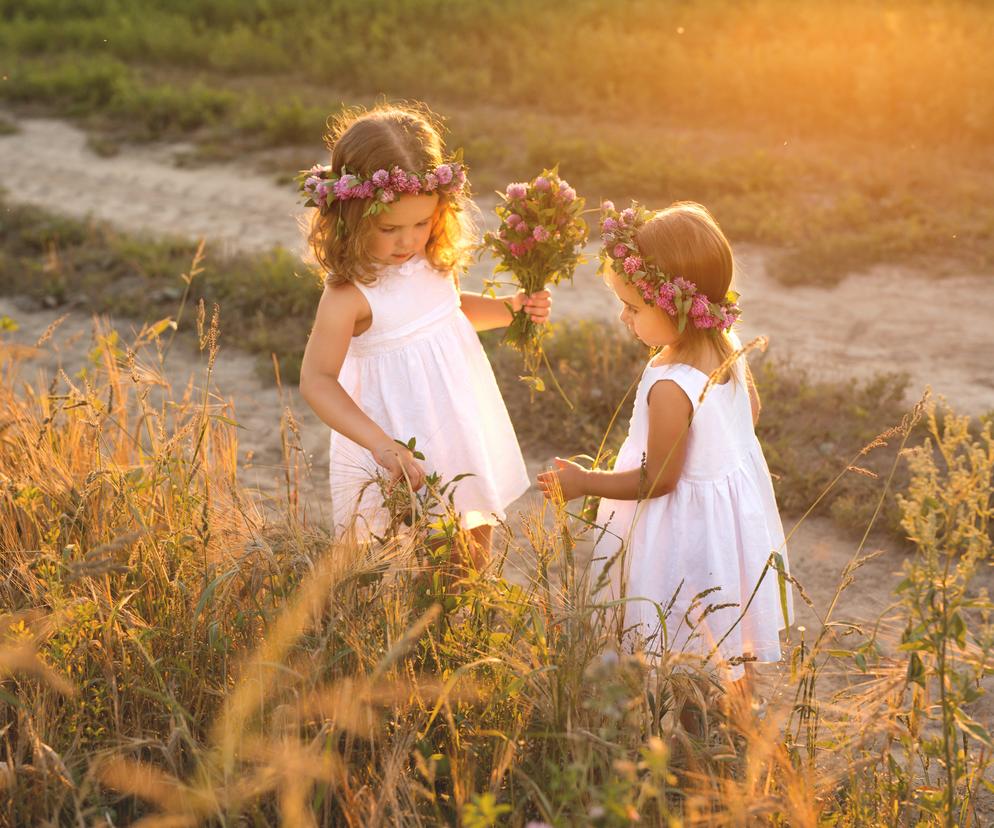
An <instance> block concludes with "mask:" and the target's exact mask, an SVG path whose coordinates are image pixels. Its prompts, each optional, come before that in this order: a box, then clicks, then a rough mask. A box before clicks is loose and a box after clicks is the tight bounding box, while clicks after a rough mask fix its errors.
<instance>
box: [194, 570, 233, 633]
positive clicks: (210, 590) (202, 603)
mask: <svg viewBox="0 0 994 828" xmlns="http://www.w3.org/2000/svg"><path fill="white" fill-rule="evenodd" d="M237 574H238V568H237V567H235V568H233V569H229V570H228V571H227V572H223V573H221V574H220V575H218V576H217V577H216V578H215V579H214V580H213V581H211V582H210V583H209V584H208V585H207V586H206V587H205V588H204V591H203V592H202V593H201V594H200V600H199V601H198V602H197V608H196V609H195V610H194V611H193V618H194V620H196V619H197V617H198V616H199V615H200V613H201V612H203V611H204V608H205V607H206V606H207V602H208V601H210V599H211V596H213V595H214V593H215V592H216V591H217V588H218V587H219V586H221V584H223V583H224V582H225V581H230V580H231V579H232V578H234V577H235V575H237Z"/></svg>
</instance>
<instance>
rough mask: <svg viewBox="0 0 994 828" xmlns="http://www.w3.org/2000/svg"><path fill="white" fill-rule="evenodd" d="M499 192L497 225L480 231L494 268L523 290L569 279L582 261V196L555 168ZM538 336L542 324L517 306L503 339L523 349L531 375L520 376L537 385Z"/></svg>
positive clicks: (535, 387) (584, 237) (584, 231)
mask: <svg viewBox="0 0 994 828" xmlns="http://www.w3.org/2000/svg"><path fill="white" fill-rule="evenodd" d="M498 195H499V196H500V197H501V201H500V202H498V204H497V207H496V208H495V211H496V213H497V216H498V217H499V218H500V227H499V228H498V229H497V230H496V231H495V232H489V233H486V234H485V235H484V237H483V246H484V248H489V249H490V250H491V251H493V253H494V254H495V255H496V257H497V259H498V263H497V266H496V267H495V268H494V273H495V274H497V273H508V272H509V273H510V274H511V275H512V277H513V279H514V283H515V284H516V285H517V286H518V287H519V288H520V289H521V290H523V291H525V292H526V293H535V292H536V291H539V290H542V289H543V288H545V286H546V285H549V284H553V285H555V284H558V283H559V282H560V281H562V280H563V279H572V278H573V272H574V271H575V270H576V266H577V264H579V263H580V262H581V261H583V259H582V256H581V251H582V250H583V245H584V244H585V243H586V241H587V223H586V222H585V221H584V220H583V218H582V217H581V213H582V212H583V204H584V202H583V199H582V198H579V197H578V196H577V194H576V190H574V189H573V188H572V187H571V186H570V185H569V184H568V183H567V182H566V181H565V180H564V179H562V178H560V177H559V173H558V169H557V168H553V169H551V170H543V171H542V173H541V175H539V176H537V177H536V178H534V179H533V180H532V181H531V182H529V183H527V184H526V183H514V184H509V185H508V186H507V190H506V191H505V192H503V193H498ZM495 284H497V282H496V281H494V280H491V281H489V282H488V285H489V286H491V287H492V286H493V285H495ZM542 337H543V331H542V329H541V327H540V326H538V325H536V324H535V323H534V322H532V320H531V318H530V317H529V316H528V314H527V312H526V311H525V310H524V309H522V310H519V311H517V312H516V313H515V314H514V318H513V319H512V320H511V324H510V325H509V326H508V327H507V330H506V332H505V334H504V339H503V341H504V342H506V343H507V344H508V345H511V346H512V347H513V348H517V349H518V350H520V351H521V352H522V354H523V355H524V360H525V369H526V371H528V372H529V374H530V375H529V376H526V377H522V379H523V380H524V381H525V382H527V383H529V385H531V387H532V389H533V390H536V391H541V390H543V388H544V384H543V383H542V381H541V380H540V379H539V378H538V376H536V373H537V370H538V367H539V365H540V364H541V363H542V360H543V359H544V358H545V354H544V352H543V351H542ZM546 361H547V360H546Z"/></svg>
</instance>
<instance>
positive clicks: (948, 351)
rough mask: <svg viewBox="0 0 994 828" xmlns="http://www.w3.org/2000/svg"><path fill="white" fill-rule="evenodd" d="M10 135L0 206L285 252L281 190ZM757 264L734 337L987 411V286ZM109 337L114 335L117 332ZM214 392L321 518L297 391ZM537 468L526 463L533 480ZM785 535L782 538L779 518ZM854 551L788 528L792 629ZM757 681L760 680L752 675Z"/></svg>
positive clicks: (226, 353) (291, 239)
mask: <svg viewBox="0 0 994 828" xmlns="http://www.w3.org/2000/svg"><path fill="white" fill-rule="evenodd" d="M20 127H21V129H20V131H19V132H18V133H16V134H13V135H6V136H0V182H2V185H3V187H4V189H5V190H6V192H7V197H8V198H9V199H10V200H11V201H12V202H20V203H29V204H37V205H40V206H43V207H45V208H47V209H51V210H56V211H60V212H63V213H66V214H68V215H72V216H77V217H81V216H87V215H90V216H93V217H95V218H97V219H103V220H107V221H110V222H112V223H114V224H115V225H117V226H119V227H121V228H122V229H124V230H128V231H147V232H152V233H156V234H175V235H181V236H187V237H190V238H198V237H200V236H202V235H206V237H207V238H208V240H209V242H210V244H211V246H212V249H213V250H214V251H215V252H217V251H218V250H219V249H220V250H221V251H222V252H223V251H228V250H235V249H249V250H252V249H257V250H262V249H267V248H269V247H271V246H273V245H275V244H282V245H284V246H285V247H288V248H290V249H299V248H300V236H299V233H298V230H297V225H296V222H297V218H298V216H299V215H300V210H299V209H298V207H297V206H296V200H295V197H294V193H293V191H292V189H290V188H287V187H279V186H277V185H275V184H274V183H273V182H272V181H271V180H270V179H268V178H266V177H264V176H260V175H257V174H254V173H251V172H247V171H245V170H243V169H241V170H240V169H238V168H237V167H235V166H234V165H217V166H211V167H208V168H204V169H197V170H183V169H177V168H175V167H174V166H173V165H172V164H171V155H172V153H174V152H175V151H176V148H175V147H172V148H169V147H165V148H164V147H154V148H143V149H131V148H128V149H127V150H126V151H125V152H124V153H122V154H121V155H119V156H115V157H113V158H99V157H97V156H95V155H94V154H92V153H91V152H90V151H89V150H88V149H87V148H86V141H85V137H84V135H83V134H82V133H81V132H80V131H78V130H77V129H75V128H74V127H72V126H70V125H67V124H66V123H64V122H61V121H55V120H47V119H30V120H24V121H22V122H20ZM53 170H59V171H60V176H63V175H64V174H65V171H70V173H71V193H72V194H71V197H61V196H59V197H56V196H53V193H52V182H53V180H54V175H53V174H50V173H51V171H53ZM60 180H63V181H65V180H66V179H65V178H60ZM233 205H237V209H233ZM593 252H594V251H593V249H592V250H591V253H593ZM765 258H766V253H765V252H764V251H763V250H760V249H757V248H749V247H746V248H740V249H739V262H740V265H741V273H742V277H741V283H742V285H743V286H744V288H743V292H744V293H745V295H746V299H745V302H744V307H745V313H746V320H747V321H746V323H745V325H744V338H745V337H750V336H752V335H754V334H758V333H765V334H768V335H769V336H770V337H771V342H772V345H771V348H772V350H773V351H774V352H775V353H777V354H778V355H780V356H789V357H790V358H791V359H793V360H794V361H795V362H796V363H798V364H801V365H805V366H809V367H812V368H813V369H814V370H815V372H816V373H818V374H820V375H823V376H825V375H832V374H836V375H838V376H840V377H852V376H854V375H866V376H869V375H871V374H873V373H875V372H877V371H879V370H881V369H883V368H893V369H901V370H907V371H909V372H910V373H911V376H912V391H913V392H914V393H915V394H917V392H918V390H919V389H920V387H922V386H924V385H925V384H926V383H931V384H932V386H933V388H934V389H935V390H936V391H937V392H939V393H943V394H945V395H946V396H947V397H948V398H949V399H950V400H951V401H952V402H953V403H954V404H955V405H957V406H959V407H960V408H961V409H963V410H965V411H971V412H979V411H982V410H986V409H988V408H994V374H992V371H991V369H990V365H989V359H990V358H989V354H991V353H994V326H991V325H990V324H989V322H988V318H987V317H988V315H989V312H988V310H985V308H984V307H983V303H981V302H978V301H977V297H980V296H985V295H989V292H990V285H991V282H990V278H989V277H983V276H979V275H976V276H971V275H964V276H961V277H956V278H946V279H943V280H942V281H941V282H932V281H930V280H928V279H927V278H926V277H925V276H923V275H921V274H916V273H913V272H911V271H908V270H905V269H900V268H896V267H880V268H875V269H874V270H873V271H871V272H869V273H866V274H861V275H857V276H852V277H850V278H849V279H847V280H845V281H844V282H843V283H842V284H840V285H839V286H838V287H835V288H830V289H822V288H816V287H805V288H784V287H782V286H779V285H777V284H775V283H774V282H773V281H772V279H771V278H770V277H769V276H768V275H767V273H766V268H765ZM485 267H486V266H485V265H481V266H479V267H477V268H476V269H475V271H474V272H473V273H472V274H471V276H470V279H469V281H470V283H473V282H474V281H475V283H476V284H479V283H480V282H481V280H482V279H483V278H484V277H485V275H486V272H485ZM555 301H556V304H555V312H556V314H557V315H558V316H559V317H560V318H563V317H566V318H569V317H588V318H612V317H613V316H614V315H615V312H616V311H615V308H614V306H613V304H612V301H611V300H610V298H609V296H608V294H607V293H606V292H605V290H604V288H603V286H602V285H601V284H600V283H599V281H598V280H597V279H596V277H595V276H594V275H593V268H592V266H588V267H587V268H586V269H585V270H583V271H582V272H581V273H580V274H579V275H578V277H577V279H576V284H575V285H574V286H564V287H562V288H560V289H559V290H558V291H557V292H556V300H555ZM988 304H989V303H988ZM950 308H955V316H953V315H952V314H950V313H949V312H948V311H947V309H950ZM3 315H7V316H10V317H12V318H14V319H15V320H16V321H17V322H18V323H19V324H20V326H21V327H20V330H19V331H17V332H16V333H14V334H12V335H7V336H6V337H5V340H6V341H13V342H19V343H22V344H26V345H30V344H31V343H33V342H35V341H36V340H37V338H38V337H39V336H40V335H41V334H42V332H43V331H45V329H46V328H47V327H48V326H49V325H50V324H51V323H52V322H53V321H54V320H55V319H57V318H58V317H59V316H60V315H61V314H60V312H58V311H42V310H37V309H36V308H33V307H31V306H29V305H26V304H23V303H19V302H18V301H17V300H16V299H13V298H10V297H3V296H0V316H3ZM118 327H119V329H121V330H124V331H126V330H127V329H128V323H119V325H118ZM91 330H92V320H91V319H89V318H88V317H86V316H85V315H83V314H81V313H80V312H78V311H77V312H73V313H70V314H69V316H68V318H67V319H66V320H65V321H64V322H63V323H62V325H61V326H60V328H59V330H58V331H57V333H56V335H55V336H54V337H53V339H52V342H51V343H49V345H47V346H46V347H45V348H44V349H43V350H41V351H39V352H38V353H37V354H36V355H35V357H34V359H33V363H32V365H29V366H28V367H26V368H25V371H24V375H25V378H26V379H29V378H30V377H31V375H32V374H33V373H34V370H33V367H32V366H36V367H37V369H38V370H41V371H50V370H51V369H52V368H54V367H56V366H58V365H64V366H65V367H66V369H67V371H68V372H69V373H70V374H71V373H72V372H73V371H75V370H77V369H78V366H79V365H80V364H81V363H82V361H83V360H84V359H85V354H86V352H87V351H88V349H89V343H90V335H91ZM228 343H230V340H228ZM923 343H927V347H924V348H923V347H922V344H923ZM167 368H168V370H167V376H168V378H169V379H170V381H171V382H172V384H173V387H174V388H182V387H185V386H186V385H187V383H188V382H190V381H192V382H193V384H194V386H199V385H200V384H201V381H202V377H203V367H202V363H201V357H200V356H199V354H197V353H196V351H195V350H193V349H192V348H191V347H189V346H188V345H186V344H183V343H180V344H179V345H178V347H177V348H176V349H175V352H174V353H173V354H172V355H171V356H170V362H169V363H168V365H167ZM213 385H214V390H215V392H216V393H217V394H218V395H219V396H221V397H222V398H227V399H231V400H232V401H233V403H234V407H235V413H236V418H237V420H238V421H239V423H240V424H241V425H242V426H243V427H244V429H243V430H240V431H239V440H240V450H239V459H240V461H241V463H242V466H243V470H244V471H243V480H246V482H248V483H249V485H252V486H255V487H257V488H258V489H259V490H260V492H262V493H275V492H276V491H277V490H278V482H277V469H278V467H279V464H280V458H281V452H280V441H279V429H278V425H277V424H278V422H279V418H280V415H281V412H282V410H283V407H284V405H285V404H289V405H290V407H291V408H292V410H293V412H294V414H295V416H296V417H297V418H298V419H299V421H300V423H301V426H302V433H303V442H304V446H303V447H304V450H305V452H306V453H307V455H308V456H309V457H310V458H311V461H312V464H313V466H312V472H311V476H310V479H309V480H308V481H306V482H305V485H304V496H305V498H306V501H307V503H308V504H309V507H310V508H311V510H312V513H314V514H315V516H317V517H320V516H321V513H322V512H323V510H324V508H325V506H324V503H325V492H326V485H327V483H326V481H327V431H326V429H325V427H324V426H323V425H322V424H321V423H320V422H318V421H317V419H316V418H315V417H314V416H313V415H312V414H311V413H310V411H309V409H308V408H307V406H306V405H304V404H303V403H302V401H301V400H300V399H299V396H298V394H297V393H296V390H295V389H287V390H285V392H284V395H285V396H283V397H281V394H280V392H279V390H278V389H277V388H276V387H275V384H274V383H272V382H267V381H264V380H262V379H260V378H259V376H258V373H257V371H256V361H255V359H254V358H253V357H250V356H248V355H247V354H244V353H241V352H239V351H237V349H234V348H232V347H230V346H226V343H225V342H224V341H222V351H221V355H220V357H219V359H218V362H217V365H216V368H215V374H214V381H213ZM548 459H549V458H547V457H539V456H536V457H530V458H528V465H529V470H530V472H531V473H532V475H533V476H534V473H535V472H536V471H537V470H538V469H539V468H540V467H542V466H543V465H545V464H546V463H547V462H548ZM539 502H540V500H539V497H538V495H537V493H536V492H535V491H531V492H529V493H527V494H526V495H525V496H524V497H522V498H521V499H520V500H519V501H517V502H516V503H515V504H514V505H513V506H512V508H511V509H510V510H509V511H510V514H511V515H512V517H513V516H514V515H517V514H518V513H520V512H522V511H527V510H530V509H532V508H535V507H536V506H537V505H538V504H539ZM785 528H788V529H789V528H790V522H789V521H787V522H786V525H785ZM854 551H855V542H854V541H853V540H852V539H851V538H849V537H847V536H846V535H845V534H844V533H842V532H841V531H840V530H839V529H838V527H836V526H834V525H833V524H832V523H830V522H829V521H828V520H825V519H812V520H808V521H807V522H806V523H804V524H803V525H802V526H801V528H800V529H799V531H798V532H797V534H796V535H795V537H794V539H793V541H792V543H791V545H790V561H791V568H792V571H793V572H794V574H795V575H796V576H797V577H798V578H799V580H800V581H801V582H802V583H803V584H804V586H805V588H806V590H807V591H808V593H809V594H810V595H811V597H812V599H813V600H814V603H815V607H816V612H812V611H811V610H810V609H808V608H807V607H805V606H804V604H803V602H801V601H799V600H798V601H797V602H796V604H797V623H798V624H801V625H806V626H807V628H808V630H816V629H818V627H819V623H818V618H817V614H818V613H822V612H824V610H825V609H826V608H827V606H828V604H829V603H830V601H831V599H832V596H833V595H834V592H835V588H836V585H837V584H838V583H839V578H840V573H841V571H842V569H843V567H844V566H845V564H846V563H847V562H848V561H849V560H850V558H851V557H852V555H853V553H854ZM867 551H868V550H867ZM906 554H907V553H906V551H905V550H902V549H900V548H898V547H896V546H894V545H890V544H887V545H885V548H883V550H882V554H881V555H880V556H879V557H877V558H875V559H874V560H872V561H871V562H869V563H868V564H867V565H865V566H864V567H863V568H862V569H861V570H860V571H859V573H858V576H857V580H856V582H855V583H854V584H853V586H851V587H850V588H849V590H848V591H847V592H846V593H845V594H844V596H843V599H842V601H841V602H840V604H839V606H838V607H837V609H836V613H835V615H836V617H838V618H845V619H846V620H849V621H859V620H865V621H870V620H872V619H875V618H876V617H877V616H878V615H879V614H880V612H881V611H882V610H883V609H884V608H885V606H886V605H887V603H888V602H889V601H890V600H891V597H892V592H891V588H892V586H893V585H894V584H895V583H896V580H897V577H898V574H899V572H900V568H901V564H902V561H903V559H904V557H905V555H906ZM509 566H510V569H511V571H509V573H508V574H509V575H510V576H511V577H512V578H515V579H522V578H524V577H526V576H527V574H528V573H525V572H522V571H520V567H521V563H520V561H511V562H509ZM515 568H517V570H518V571H514V570H515ZM991 580H994V579H991ZM809 636H810V633H809ZM772 677H773V674H772V673H770V674H768V675H767V680H768V681H769V680H771V679H772ZM849 680H850V679H849V678H848V677H845V676H837V677H835V678H834V679H833V680H832V681H831V683H832V684H834V685H836V686H838V685H841V684H843V683H845V682H847V681H849ZM982 705H983V706H984V707H985V708H986V710H983V711H981V710H978V711H976V712H975V715H977V716H978V718H980V719H981V720H983V714H984V713H986V714H987V715H988V716H989V715H991V712H992V710H991V708H994V704H991V703H990V700H989V699H985V700H983V702H982Z"/></svg>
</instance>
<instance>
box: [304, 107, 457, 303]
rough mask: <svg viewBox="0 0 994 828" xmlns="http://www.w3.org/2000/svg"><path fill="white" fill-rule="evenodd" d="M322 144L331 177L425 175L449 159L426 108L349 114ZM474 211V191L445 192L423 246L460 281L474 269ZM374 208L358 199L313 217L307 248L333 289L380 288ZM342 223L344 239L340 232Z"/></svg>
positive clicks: (436, 263) (335, 123)
mask: <svg viewBox="0 0 994 828" xmlns="http://www.w3.org/2000/svg"><path fill="white" fill-rule="evenodd" d="M324 143H325V146H326V147H327V148H328V150H329V151H330V152H331V167H332V169H333V170H335V171H336V172H341V171H342V169H343V168H347V169H348V171H349V172H350V173H354V174H356V175H359V176H369V175H372V174H373V173H374V172H375V171H376V170H389V169H391V168H392V167H395V166H397V167H400V168H401V169H403V170H404V171H405V172H419V173H423V172H425V171H426V170H429V169H431V168H432V167H435V166H437V165H439V164H441V163H442V162H443V161H444V160H445V159H444V157H443V153H444V150H445V143H444V141H443V140H442V128H441V125H440V123H439V122H438V119H437V118H436V116H435V115H434V114H433V113H432V112H431V111H430V110H429V109H428V108H427V107H425V106H420V107H418V106H409V105H397V104H390V105H381V106H377V107H374V108H373V109H371V110H365V109H358V108H353V109H349V110H347V111H345V112H344V113H342V114H341V115H340V116H339V117H338V118H336V119H335V120H334V121H333V122H332V123H331V124H330V126H329V129H328V132H327V133H326V134H325V136H324ZM469 204H470V202H469V187H468V185H467V186H466V187H464V188H463V190H462V192H461V193H458V194H447V193H439V196H438V206H437V207H436V209H435V213H434V215H433V216H432V228H431V234H430V235H429V237H428V243H427V245H426V246H425V255H426V256H427V258H428V261H429V262H431V264H432V265H433V266H434V267H435V268H436V269H437V270H440V271H443V272H446V273H447V272H449V271H455V275H456V276H457V277H458V272H459V271H460V270H462V269H464V268H465V266H466V265H467V263H468V260H469V256H470V252H471V249H472V244H473V239H474V237H475V234H476V230H475V226H474V224H473V222H472V220H471V219H470V218H469V215H468V213H467V210H466V208H467V207H468V206H469ZM368 206H369V204H368V202H367V200H366V199H356V200H353V201H338V202H335V204H334V205H333V207H332V209H331V210H329V211H327V212H326V213H323V214H322V212H321V211H320V210H314V211H313V214H312V215H311V218H310V223H309V226H308V235H307V241H308V245H309V247H310V251H311V255H312V256H313V257H314V260H315V261H316V262H317V264H318V265H319V266H320V267H321V269H322V270H323V271H324V273H325V281H326V282H327V283H328V284H331V285H335V284H343V283H345V282H359V283H361V284H364V285H368V284H372V283H373V282H375V281H376V278H377V272H376V268H375V264H374V262H373V261H372V259H371V257H370V256H369V253H368V249H367V242H368V239H369V234H370V230H371V229H372V226H373V224H372V217H371V216H364V215H363V213H364V212H365V211H366V208H367V207H368ZM339 220H341V223H342V229H343V231H344V232H339Z"/></svg>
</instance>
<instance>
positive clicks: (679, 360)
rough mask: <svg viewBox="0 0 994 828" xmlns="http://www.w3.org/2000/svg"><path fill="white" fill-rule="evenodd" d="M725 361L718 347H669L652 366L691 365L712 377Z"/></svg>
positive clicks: (663, 350)
mask: <svg viewBox="0 0 994 828" xmlns="http://www.w3.org/2000/svg"><path fill="white" fill-rule="evenodd" d="M724 359H725V357H724V356H723V355H722V354H721V353H719V351H718V349H717V348H716V347H710V346H709V345H704V347H700V348H696V349H690V348H679V347H676V346H673V345H667V346H665V347H664V348H663V349H662V350H661V351H660V352H659V353H658V354H656V356H655V357H653V359H652V365H654V366H660V365H675V364H680V365H689V366H690V367H691V368H696V369H697V370H698V371H702V372H703V373H705V374H708V375H710V374H711V373H712V372H713V371H715V370H716V369H717V368H718V367H719V366H720V365H721V363H722V362H724Z"/></svg>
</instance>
